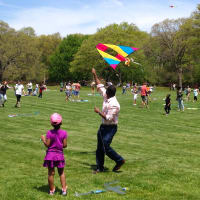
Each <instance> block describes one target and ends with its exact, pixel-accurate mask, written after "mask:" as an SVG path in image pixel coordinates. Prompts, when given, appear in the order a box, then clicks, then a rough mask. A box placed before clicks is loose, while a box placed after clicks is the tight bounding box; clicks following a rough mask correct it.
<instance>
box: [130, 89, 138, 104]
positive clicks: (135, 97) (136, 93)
mask: <svg viewBox="0 0 200 200" xmlns="http://www.w3.org/2000/svg"><path fill="white" fill-rule="evenodd" d="M131 93H132V94H133V105H134V106H136V105H137V104H136V100H137V96H138V91H137V88H136V87H134V88H133V89H131Z"/></svg>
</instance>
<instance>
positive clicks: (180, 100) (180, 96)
mask: <svg viewBox="0 0 200 200" xmlns="http://www.w3.org/2000/svg"><path fill="white" fill-rule="evenodd" d="M176 94H177V96H176V100H177V101H178V111H184V104H183V93H182V88H181V87H177V93H176Z"/></svg>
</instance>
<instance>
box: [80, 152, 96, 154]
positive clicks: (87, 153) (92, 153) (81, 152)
mask: <svg viewBox="0 0 200 200" xmlns="http://www.w3.org/2000/svg"><path fill="white" fill-rule="evenodd" d="M79 154H96V151H83V152H79Z"/></svg>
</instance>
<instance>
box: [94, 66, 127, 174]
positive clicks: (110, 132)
mask: <svg viewBox="0 0 200 200" xmlns="http://www.w3.org/2000/svg"><path fill="white" fill-rule="evenodd" d="M92 74H93V77H94V80H95V83H96V85H97V90H98V91H99V92H100V93H101V94H102V96H103V98H104V101H103V108H102V112H101V111H100V110H99V108H97V107H95V108H94V111H95V112H96V113H97V114H99V115H100V116H101V117H102V124H101V125H100V128H99V130H98V133H97V150H96V164H97V169H96V171H94V173H98V172H103V171H104V158H105V154H106V155H107V156H108V157H109V158H110V159H112V160H114V161H115V162H116V164H115V166H114V168H113V171H114V172H115V171H118V170H119V169H120V168H121V166H122V165H123V164H124V163H125V160H124V158H122V157H121V156H120V155H119V154H118V153H117V152H116V151H115V150H114V149H112V148H111V147H110V145H111V142H112V139H113V137H114V135H115V134H116V132H117V124H118V115H119V111H120V105H119V103H118V101H117V99H116V97H115V93H116V88H115V86H114V85H110V86H109V87H108V88H107V89H105V87H104V85H103V84H101V82H100V80H99V78H98V77H97V74H96V70H95V69H94V68H92Z"/></svg>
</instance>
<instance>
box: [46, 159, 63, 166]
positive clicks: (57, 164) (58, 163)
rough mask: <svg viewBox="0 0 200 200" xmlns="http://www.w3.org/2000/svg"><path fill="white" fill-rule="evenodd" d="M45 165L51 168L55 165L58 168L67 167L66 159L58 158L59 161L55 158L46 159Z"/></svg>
mask: <svg viewBox="0 0 200 200" xmlns="http://www.w3.org/2000/svg"><path fill="white" fill-rule="evenodd" d="M43 167H48V168H49V167H50V168H54V167H57V168H64V167H65V160H57V161H54V160H45V161H44V164H43Z"/></svg>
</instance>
